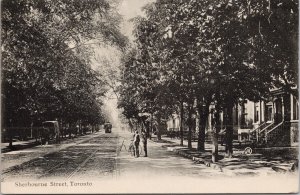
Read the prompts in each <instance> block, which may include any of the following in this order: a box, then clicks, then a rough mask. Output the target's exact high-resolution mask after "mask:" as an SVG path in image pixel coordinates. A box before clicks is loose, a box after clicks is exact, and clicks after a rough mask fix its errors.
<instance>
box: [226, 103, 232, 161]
mask: <svg viewBox="0 0 300 195" xmlns="http://www.w3.org/2000/svg"><path fill="white" fill-rule="evenodd" d="M232 110H233V103H230V104H227V107H226V132H225V144H226V145H225V152H226V155H227V157H229V158H231V157H232V154H233V150H232V141H233V120H232Z"/></svg>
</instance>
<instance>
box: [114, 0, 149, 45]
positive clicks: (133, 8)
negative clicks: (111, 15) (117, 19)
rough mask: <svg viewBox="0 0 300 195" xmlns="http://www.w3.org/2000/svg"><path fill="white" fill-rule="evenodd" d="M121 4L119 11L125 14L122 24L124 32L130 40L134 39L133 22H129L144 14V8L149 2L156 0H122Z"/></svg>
mask: <svg viewBox="0 0 300 195" xmlns="http://www.w3.org/2000/svg"><path fill="white" fill-rule="evenodd" d="M121 1H122V3H120V6H119V13H120V14H121V15H122V16H123V19H124V22H123V24H122V26H121V30H122V32H123V33H124V34H125V35H126V36H128V38H129V39H130V40H132V39H133V36H132V30H133V24H132V22H129V20H130V19H132V18H134V17H136V16H143V15H144V12H143V11H142V8H143V7H144V6H145V5H147V4H148V3H151V2H153V1H154V0H121Z"/></svg>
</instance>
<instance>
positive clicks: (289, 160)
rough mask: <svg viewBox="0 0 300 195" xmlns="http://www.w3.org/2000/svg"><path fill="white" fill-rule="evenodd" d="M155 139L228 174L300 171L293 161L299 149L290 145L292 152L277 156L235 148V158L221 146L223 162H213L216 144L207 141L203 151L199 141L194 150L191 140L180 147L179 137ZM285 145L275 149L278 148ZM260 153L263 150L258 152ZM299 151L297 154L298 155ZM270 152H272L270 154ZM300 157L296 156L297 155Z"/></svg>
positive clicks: (194, 145)
mask: <svg viewBox="0 0 300 195" xmlns="http://www.w3.org/2000/svg"><path fill="white" fill-rule="evenodd" d="M152 142H155V143H157V144H160V145H161V147H164V148H166V150H168V151H173V152H174V153H177V154H178V155H180V156H183V157H185V158H188V159H191V160H193V161H194V162H195V163H199V164H204V165H206V166H207V167H210V168H212V169H215V170H219V171H220V172H223V173H225V174H226V175H245V176H247V175H248V176H252V175H272V174H278V173H280V174H281V173H284V174H293V175H295V174H297V173H298V172H297V171H293V170H292V166H293V164H294V163H295V162H296V161H297V156H298V155H297V154H298V152H297V151H298V149H297V148H292V149H293V150H291V148H287V150H288V151H289V152H290V155H287V154H285V156H284V157H282V155H280V154H281V153H279V154H278V155H274V156H273V154H274V152H273V153H271V152H265V151H264V150H263V149H260V150H257V151H256V150H254V152H253V153H252V154H251V155H245V154H243V150H242V149H236V148H234V152H233V157H232V158H225V147H224V146H221V145H219V161H218V162H216V163H212V161H211V149H212V144H209V143H206V144H205V147H206V150H205V152H199V151H197V150H196V149H195V148H196V147H197V142H193V143H192V146H193V149H188V148H187V141H186V140H184V146H180V145H179V144H180V140H179V139H171V138H168V137H163V138H162V140H160V141H157V140H156V138H154V139H152ZM278 149H281V150H283V149H284V148H275V149H274V150H278ZM258 152H259V153H258ZM295 152H296V153H297V154H296V155H295ZM268 154H270V155H268ZM295 157H296V158H295Z"/></svg>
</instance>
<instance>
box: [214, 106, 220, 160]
mask: <svg viewBox="0 0 300 195" xmlns="http://www.w3.org/2000/svg"><path fill="white" fill-rule="evenodd" d="M220 111H221V110H220V106H219V103H217V104H216V112H215V114H214V115H215V116H214V117H215V124H214V127H213V132H212V135H213V139H212V142H213V146H212V162H217V161H218V153H219V148H218V138H219V132H220V129H221V121H220Z"/></svg>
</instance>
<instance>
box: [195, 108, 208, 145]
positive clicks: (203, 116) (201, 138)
mask: <svg viewBox="0 0 300 195" xmlns="http://www.w3.org/2000/svg"><path fill="white" fill-rule="evenodd" d="M209 104H210V103H206V105H205V106H204V107H202V104H201V103H199V104H198V112H199V114H200V120H199V134H198V145H197V150H198V151H205V128H206V122H207V118H208V112H209Z"/></svg>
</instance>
